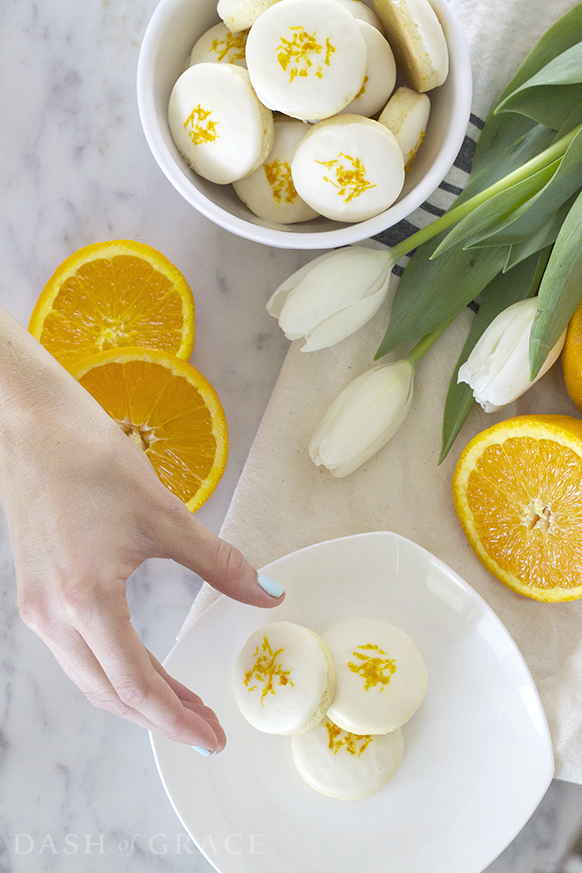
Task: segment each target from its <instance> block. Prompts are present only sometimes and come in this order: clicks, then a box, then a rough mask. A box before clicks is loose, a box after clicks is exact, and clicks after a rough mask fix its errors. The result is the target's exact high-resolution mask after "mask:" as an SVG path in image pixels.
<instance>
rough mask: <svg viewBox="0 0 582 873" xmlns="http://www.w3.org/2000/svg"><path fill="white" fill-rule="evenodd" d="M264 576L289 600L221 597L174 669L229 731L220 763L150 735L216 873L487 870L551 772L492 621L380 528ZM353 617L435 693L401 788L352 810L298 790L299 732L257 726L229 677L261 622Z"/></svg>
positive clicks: (181, 811)
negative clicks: (408, 648) (369, 625)
mask: <svg viewBox="0 0 582 873" xmlns="http://www.w3.org/2000/svg"><path fill="white" fill-rule="evenodd" d="M263 572H264V573H265V574H266V575H267V576H270V577H271V578H273V579H275V580H277V581H278V582H280V583H281V584H282V585H283V586H284V587H285V588H286V590H287V598H286V600H285V602H284V603H283V604H282V605H281V606H280V607H277V608H276V609H275V610H269V611H263V610H260V609H258V608H256V607H250V606H246V605H243V604H240V603H236V602H234V601H232V600H229V599H227V598H226V597H222V598H220V599H219V600H218V601H217V602H216V603H215V604H213V606H212V607H210V609H209V610H208V611H207V612H206V613H205V614H204V615H202V617H201V618H200V620H199V621H198V623H197V624H196V625H195V626H194V627H193V628H192V629H191V630H190V631H189V632H188V633H187V634H186V635H185V636H184V637H183V638H182V639H181V640H180V642H179V643H178V644H177V645H176V646H175V647H174V649H173V650H172V652H171V653H170V655H169V656H168V658H167V659H166V662H165V666H166V669H167V670H168V671H169V672H170V673H172V674H173V675H174V676H175V677H176V678H177V679H179V680H180V681H182V682H184V683H185V684H187V685H188V686H189V687H191V688H193V689H194V690H195V691H196V692H197V693H199V694H201V695H202V697H203V699H204V700H205V702H206V703H207V704H208V705H209V706H211V707H212V708H213V709H214V710H215V711H216V712H217V713H218V715H219V717H220V719H221V722H222V724H223V725H224V728H225V730H226V732H227V736H228V745H227V747H226V749H225V750H224V752H222V753H221V754H220V755H218V756H217V757H216V758H202V757H201V756H199V755H198V754H197V753H196V752H194V751H193V750H192V749H190V748H188V747H187V746H183V745H180V744H177V743H172V742H170V741H168V740H166V739H165V738H163V737H159V736H153V737H152V744H153V748H154V754H155V757H156V761H157V764H158V768H159V771H160V774H161V777H162V781H163V783H164V786H165V788H166V791H167V793H168V796H169V798H170V800H171V802H172V804H173V806H174V808H175V810H176V812H177V813H178V816H179V817H180V819H181V821H182V823H183V825H184V827H185V828H186V830H187V831H188V833H189V834H190V835H191V837H192V838H193V839H194V841H195V842H196V844H197V845H198V846H199V848H200V849H201V851H202V852H203V853H204V854H205V855H206V857H207V858H208V860H209V861H210V862H211V863H212V864H213V865H214V866H215V867H216V869H217V870H219V871H221V873H242V871H252V873H332V871H333V873H481V871H482V870H483V869H484V868H485V867H486V866H487V865H488V864H490V863H491V862H492V861H493V860H494V858H496V857H497V855H498V854H499V853H500V852H501V851H502V850H503V849H504V848H505V847H506V846H507V845H508V843H510V842H511V840H512V839H513V838H514V837H515V836H516V835H517V833H518V832H519V831H520V830H521V829H522V827H523V826H524V824H525V823H526V821H527V820H528V819H529V817H530V816H531V814H532V813H533V811H534V810H535V808H536V807H537V805H538V803H539V802H540V800H541V799H542V797H543V795H544V794H545V792H546V790H547V788H548V785H549V783H550V781H551V779H552V776H553V773H554V760H553V753H552V746H551V741H550V735H549V731H548V726H547V722H546V718H545V715H544V712H543V709H542V706H541V703H540V700H539V697H538V693H537V691H536V688H535V686H534V684H533V681H532V678H531V676H530V673H529V671H528V669H527V666H526V664H525V662H524V660H523V658H522V656H521V654H520V653H519V651H518V649H517V648H516V646H515V643H514V642H513V640H512V639H511V637H510V636H509V634H508V633H507V631H506V630H505V628H504V627H503V625H502V624H501V622H500V621H499V619H498V618H497V616H496V615H495V614H494V613H493V612H492V610H491V609H490V608H489V606H488V605H487V604H486V603H485V602H484V601H483V600H482V599H481V598H480V597H479V596H478V595H477V594H476V593H475V592H474V591H473V590H472V589H471V588H470V586H469V585H467V583H466V582H464V581H463V580H462V579H461V578H460V577H459V576H457V575H456V574H455V573H454V572H453V571H452V570H450V569H449V568H448V567H447V566H446V565H445V564H443V563H442V562H441V561H439V560H438V559H437V558H435V557H434V556H432V555H431V554H430V553H429V552H427V551H425V550H424V549H422V548H420V547H419V546H417V545H415V544H414V543H412V542H410V541H409V540H406V539H404V538H403V537H400V536H398V535H396V534H393V533H388V532H383V531H381V532H374V533H367V534H359V535H356V536H352V537H346V538H343V539H338V540H331V541H329V542H324V543H319V544H317V545H314V546H309V547H308V548H306V549H302V550H300V551H298V552H294V553H293V554H290V555H287V556H285V557H284V558H281V559H279V560H278V561H274V562H273V563H272V564H269V565H268V566H267V567H265V568H263ZM356 616H361V617H370V618H381V619H385V620H386V621H389V622H391V623H393V624H396V625H398V626H399V627H401V628H402V629H403V630H405V631H406V632H407V633H408V634H409V635H410V636H411V637H412V638H413V640H415V642H416V644H417V645H418V647H419V648H420V650H421V652H422V654H423V656H424V658H425V660H426V662H427V666H428V670H429V689H428V693H427V696H426V699H425V701H424V702H423V704H422V706H421V707H420V709H419V710H418V712H417V713H416V714H415V715H414V716H413V718H412V719H411V720H410V722H408V724H406V725H405V726H404V728H403V733H404V758H403V762H402V765H401V767H400V769H399V771H398V773H397V774H396V776H395V777H394V779H393V780H392V782H391V783H390V784H389V785H388V786H387V787H386V788H384V789H383V790H382V791H381V792H379V793H378V794H376V795H374V796H373V797H369V798H366V799H365V800H358V801H341V800H335V799H332V798H329V797H325V796H323V795H320V794H318V793H317V792H315V791H314V790H313V789H311V788H310V787H309V786H308V785H307V784H306V783H305V782H303V780H302V779H301V778H300V777H299V775H298V774H297V772H296V771H295V768H294V765H293V762H292V758H291V751H290V742H289V738H288V737H276V736H269V735H267V734H262V733H260V732H259V731H256V730H255V729H254V728H252V727H251V726H250V725H249V724H247V722H246V721H245V720H244V719H243V718H242V716H241V715H240V713H239V711H238V709H237V707H236V704H235V702H234V699H233V696H232V693H231V689H230V671H231V665H232V662H233V659H234V658H235V656H236V654H237V653H238V651H239V650H240V648H241V647H242V645H243V643H244V641H245V640H246V638H247V636H248V635H249V634H250V632H251V631H252V630H253V629H254V628H256V627H259V626H261V625H263V624H267V623H268V622H270V621H276V620H282V619H287V620H290V621H295V622H298V623H300V624H305V625H308V626H310V627H312V628H313V629H314V630H316V631H324V630H325V629H326V628H327V627H329V626H330V625H332V624H334V623H335V622H337V621H342V620H343V619H346V618H350V617H356Z"/></svg>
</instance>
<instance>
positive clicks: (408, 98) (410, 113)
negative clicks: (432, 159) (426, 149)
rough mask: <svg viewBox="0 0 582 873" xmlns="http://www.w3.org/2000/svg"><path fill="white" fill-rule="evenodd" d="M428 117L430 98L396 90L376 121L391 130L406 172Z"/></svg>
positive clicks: (421, 137)
mask: <svg viewBox="0 0 582 873" xmlns="http://www.w3.org/2000/svg"><path fill="white" fill-rule="evenodd" d="M429 115H430V97H429V96H428V94H421V93H420V92H419V91H414V90H413V89H412V88H398V90H397V91H395V92H394V94H393V95H392V97H391V98H390V100H389V101H388V103H387V104H386V106H385V107H384V109H383V110H382V112H381V113H380V117H379V118H378V121H379V122H380V124H385V125H386V127H387V128H388V130H391V131H392V133H393V134H394V136H395V137H396V140H397V142H398V145H399V146H400V148H401V149H402V155H403V157H404V168H405V170H408V169H409V168H410V165H411V163H412V161H413V159H414V156H415V155H416V153H417V151H418V150H419V148H420V146H421V144H422V140H423V139H424V134H425V131H426V127H427V124H428V118H429Z"/></svg>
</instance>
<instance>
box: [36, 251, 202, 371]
mask: <svg viewBox="0 0 582 873" xmlns="http://www.w3.org/2000/svg"><path fill="white" fill-rule="evenodd" d="M28 329H29V331H30V332H31V334H32V335H33V336H34V337H36V339H37V340H39V342H41V343H42V344H43V346H45V347H46V348H47V349H48V350H49V352H51V354H52V355H53V356H54V357H55V358H56V359H57V360H58V361H60V363H61V364H63V366H65V367H66V368H67V369H69V370H70V369H71V368H72V367H74V366H75V364H76V362H77V361H79V360H81V359H82V358H86V357H87V356H88V355H93V354H97V353H98V352H102V351H105V350H107V349H111V348H119V347H121V346H142V347H144V348H148V349H149V348H153V349H162V350H164V351H166V352H169V353H170V354H174V355H177V357H179V358H183V359H184V360H188V358H189V357H190V355H191V354H192V348H193V346H194V300H193V297H192V292H191V290H190V288H189V286H188V283H187V282H186V280H185V279H184V277H183V276H182V274H181V273H180V271H179V270H178V269H177V268H176V267H175V266H174V265H173V264H172V263H170V261H169V260H168V259H167V258H166V257H165V256H164V255H162V254H161V253H160V252H158V251H156V249H154V248H152V247H151V246H148V245H145V244H144V243H139V242H134V241H132V240H125V239H121V240H112V241H110V242H101V243H94V244H93V245H89V246H85V247H84V248H82V249H79V250H78V251H76V252H74V253H73V254H72V255H70V257H68V258H67V259H66V260H65V261H63V263H62V264H61V265H60V267H58V268H57V269H56V270H55V272H54V274H53V275H52V276H51V278H50V279H49V281H48V282H47V284H46V285H45V287H44V290H43V291H42V293H41V294H40V296H39V298H38V300H37V303H36V306H35V307H34V310H33V312H32V315H31V317H30V323H29V325H28Z"/></svg>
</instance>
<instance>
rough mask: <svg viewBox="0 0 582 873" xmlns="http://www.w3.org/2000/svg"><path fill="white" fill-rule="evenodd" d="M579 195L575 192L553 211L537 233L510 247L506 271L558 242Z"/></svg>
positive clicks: (504, 270) (504, 269)
mask: <svg viewBox="0 0 582 873" xmlns="http://www.w3.org/2000/svg"><path fill="white" fill-rule="evenodd" d="M577 196H578V195H577V194H574V195H573V196H572V197H570V199H569V200H567V201H566V202H565V203H564V204H563V205H562V206H560V208H559V209H557V210H556V211H555V212H554V213H552V215H551V216H550V218H549V219H548V220H547V221H546V223H545V224H544V225H543V227H541V228H540V229H539V230H538V231H536V233H534V234H532V236H530V237H529V238H528V239H524V240H523V241H522V242H517V243H514V244H513V245H512V246H511V247H510V249H509V254H508V256H507V262H506V264H505V267H504V268H503V272H504V273H506V272H508V270H512V269H513V267H515V266H517V264H520V263H521V262H522V261H524V260H525V259H526V258H529V256H530V255H533V254H535V253H536V252H539V251H540V250H541V249H543V248H545V247H546V246H551V245H553V244H554V243H555V242H556V239H557V238H558V234H559V232H560V228H561V227H562V224H563V223H564V219H565V218H566V215H567V214H568V212H569V211H570V208H571V207H572V205H573V203H574V201H575V199H576V197H577Z"/></svg>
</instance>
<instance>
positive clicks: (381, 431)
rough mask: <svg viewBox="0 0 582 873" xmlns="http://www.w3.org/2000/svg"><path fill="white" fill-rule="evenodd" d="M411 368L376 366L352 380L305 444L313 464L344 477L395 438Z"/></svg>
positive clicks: (404, 364)
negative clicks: (321, 465) (307, 445)
mask: <svg viewBox="0 0 582 873" xmlns="http://www.w3.org/2000/svg"><path fill="white" fill-rule="evenodd" d="M413 382H414V367H413V366H412V365H411V364H410V363H409V362H408V361H397V362H394V363H390V364H380V365H379V366H377V367H373V368H372V369H370V370H368V371H367V372H366V373H363V374H362V375H361V376H358V377H357V378H356V379H354V380H353V382H350V384H349V385H348V386H347V387H346V388H345V389H344V390H343V391H342V392H341V393H340V394H339V395H338V397H336V399H335V400H334V401H333V402H332V404H331V405H330V407H329V409H328V410H327V412H326V413H325V415H324V416H323V418H322V420H321V422H320V424H319V426H318V427H317V428H316V431H315V433H314V435H313V438H312V440H311V443H310V445H309V454H310V456H311V459H312V460H313V461H314V463H315V464H317V465H320V464H323V465H324V466H325V467H327V469H328V470H330V472H331V473H332V474H333V475H334V476H336V477H338V478H339V477H343V476H347V475H348V474H349V473H352V472H353V471H354V470H356V469H357V468H358V467H359V466H361V464H363V463H364V462H365V461H367V460H368V459H369V458H371V457H372V455H374V454H375V453H376V452H377V451H378V450H379V449H380V448H382V446H384V445H385V444H386V443H387V442H388V441H389V440H390V439H391V438H392V437H393V436H394V434H395V433H396V431H397V430H398V429H399V427H400V426H401V424H402V423H403V421H404V419H405V418H406V416H407V414H408V411H409V409H410V404H411V403H412V395H413Z"/></svg>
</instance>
